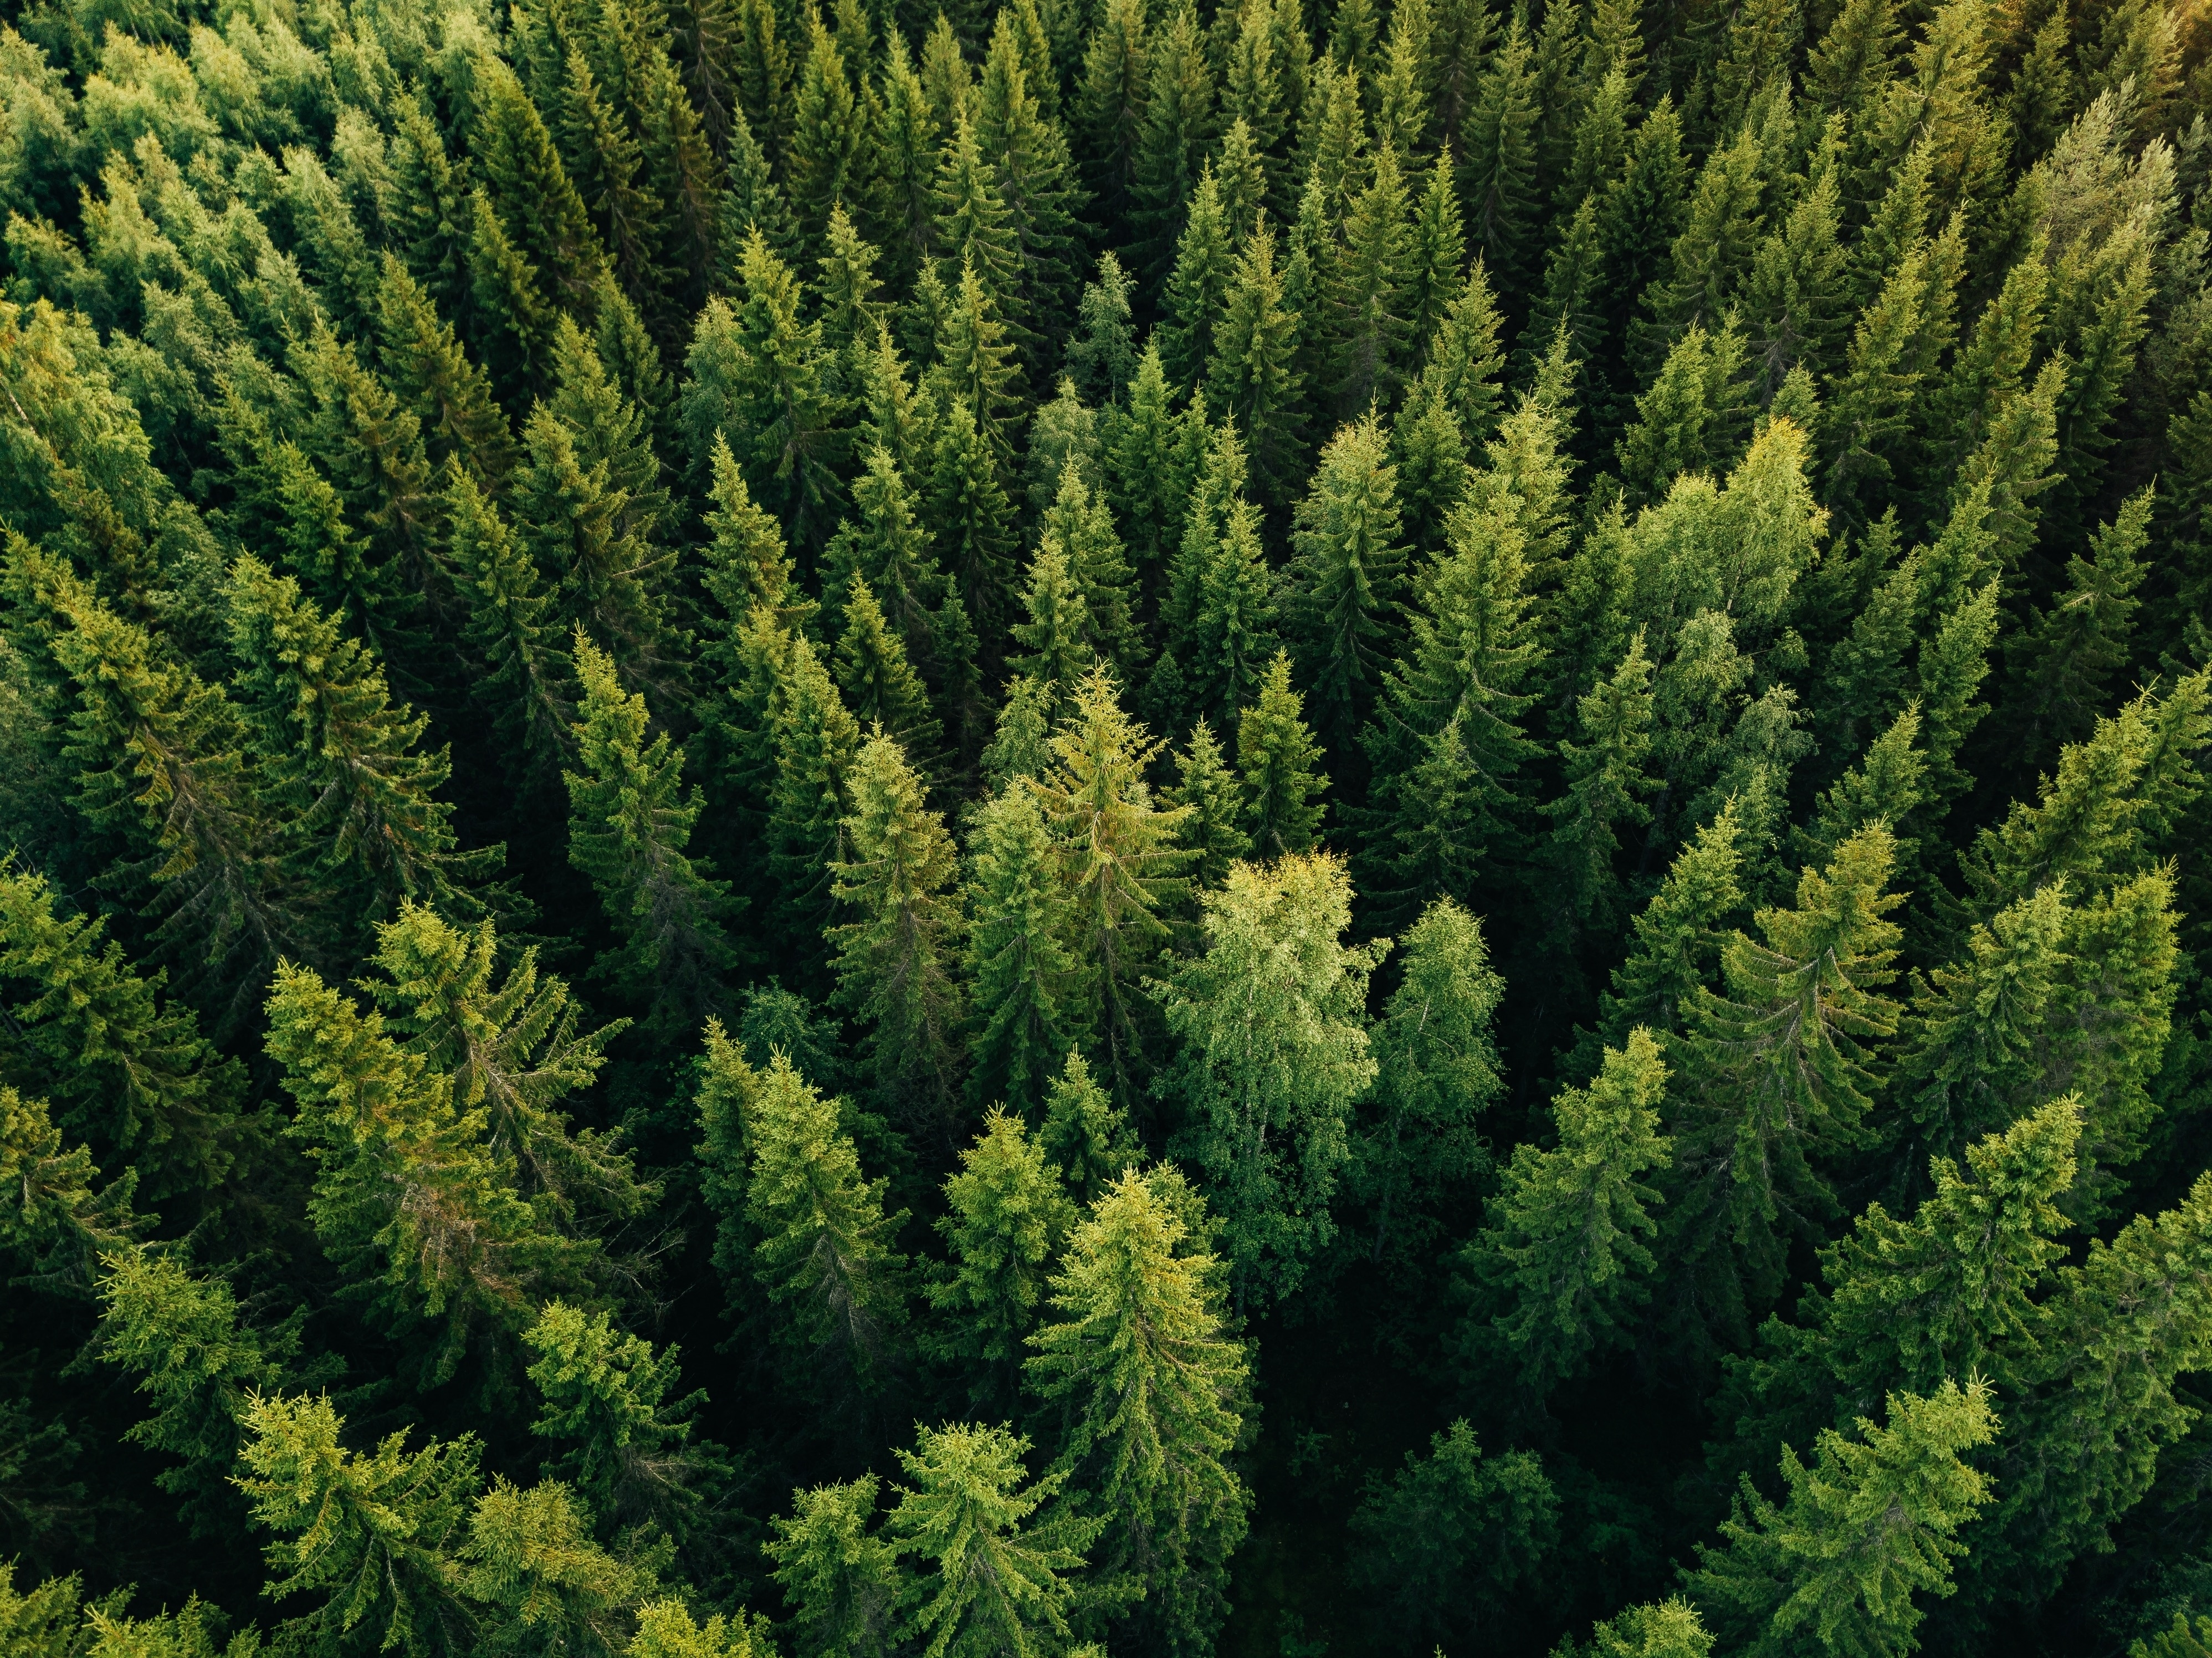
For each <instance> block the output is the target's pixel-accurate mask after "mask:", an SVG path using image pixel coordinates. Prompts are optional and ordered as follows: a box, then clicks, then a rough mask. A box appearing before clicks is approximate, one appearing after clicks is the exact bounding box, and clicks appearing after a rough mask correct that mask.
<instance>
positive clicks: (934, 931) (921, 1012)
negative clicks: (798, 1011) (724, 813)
mask: <svg viewBox="0 0 2212 1658" xmlns="http://www.w3.org/2000/svg"><path fill="white" fill-rule="evenodd" d="M848 790H849V792H850V794H851V799H852V811H851V814H850V815H849V816H848V817H847V818H846V820H845V842H846V845H847V847H848V848H849V851H848V853H847V855H846V857H845V858H844V859H842V860H840V861H838V862H836V863H833V864H832V865H830V866H829V869H830V873H831V874H832V875H833V876H834V877H835V883H834V884H833V885H832V887H831V889H830V890H831V893H832V895H833V896H835V897H836V899H837V900H838V902H841V903H842V904H845V905H847V906H848V908H849V909H850V910H851V911H852V912H854V913H856V919H854V920H851V921H848V922H845V923H843V924H842V925H840V926H836V927H834V928H832V929H831V930H830V932H829V940H830V943H831V944H832V945H833V946H834V947H835V949H836V971H837V1000H838V1001H839V1003H840V1004H841V1005H843V1006H845V1007H846V1008H848V1009H849V1010H850V1011H852V1012H853V1013H854V1015H855V1016H856V1017H859V1018H860V1021H861V1022H862V1023H864V1024H865V1025H866V1026H867V1027H868V1029H869V1032H870V1046H871V1047H872V1050H873V1056H874V1063H875V1073H876V1081H877V1085H878V1087H879V1088H880V1089H882V1090H883V1091H884V1094H885V1096H887V1097H888V1098H890V1099H891V1100H893V1101H896V1102H899V1103H900V1104H901V1105H902V1106H903V1107H904V1108H906V1109H907V1110H908V1111H909V1112H910V1113H912V1114H915V1116H917V1117H921V1118H927V1117H930V1116H933V1115H934V1114H937V1113H938V1112H939V1111H941V1110H942V1109H943V1108H944V1107H945V1104H946V1103H947V1102H948V1101H949V1098H950V1095H951V1090H952V1087H953V1084H954V1080H955V1075H954V1073H955V1072H956V1069H957V1063H956V1060H955V1058H954V1031H955V1029H957V1026H958V1024H959V1022H960V1002H959V989H958V987H957V984H956V982H955V981H954V979H953V976H952V957H953V955H954V953H955V951H956V950H957V947H958V944H957V940H958V934H959V915H958V912H957V906H956V904H955V902H954V900H953V898H952V896H951V895H950V894H949V893H947V891H946V890H945V889H946V888H947V887H948V886H949V885H950V884H951V880H952V877H953V872H954V871H953V852H952V841H951V837H950V836H948V835H946V834H945V825H944V822H943V820H942V818H941V817H939V814H937V813H936V812H933V811H930V810H929V809H928V808H927V806H926V805H923V803H922V786H921V779H920V778H918V777H917V776H915V773H914V770H913V768H911V767H910V766H909V765H908V763H907V760H906V756H904V755H903V754H902V753H901V752H900V750H899V746H898V744H896V742H894V741H893V740H892V739H891V738H889V737H887V736H885V735H884V732H883V729H882V727H880V726H878V727H877V728H876V732H875V734H874V736H872V738H869V740H868V741H867V742H866V743H865V744H862V745H861V747H860V753H859V754H858V755H857V756H855V757H854V762H853V769H852V774H851V778H850V780H849V781H848Z"/></svg>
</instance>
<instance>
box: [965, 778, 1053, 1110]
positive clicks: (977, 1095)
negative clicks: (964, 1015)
mask: <svg viewBox="0 0 2212 1658" xmlns="http://www.w3.org/2000/svg"><path fill="white" fill-rule="evenodd" d="M1055 862H1056V859H1055V857H1054V847H1053V844H1052V841H1051V840H1050V838H1049V836H1048V835H1047V833H1046V829H1045V820H1044V815H1043V813H1042V811H1039V809H1038V806H1037V800H1036V793H1035V792H1034V791H1033V790H1032V789H1030V787H1029V786H1027V785H1026V784H1025V783H1024V781H1023V780H1021V779H1020V778H1018V777H1017V778H1015V779H1013V780H1011V781H1009V782H1008V783H1007V784H1006V786H1005V787H1004V788H1002V789H1001V790H1000V793H997V794H996V795H994V796H993V797H992V798H991V799H988V800H987V801H985V802H984V803H983V805H981V808H980V809H979V810H978V811H977V812H976V815H975V823H974V827H973V828H972V829H970V830H969V841H968V863H969V877H968V918H969V919H968V938H967V952H966V953H967V963H968V969H969V985H970V990H969V995H970V997H971V998H972V999H973V1001H974V1004H975V1034H974V1035H973V1036H972V1037H971V1038H970V1039H969V1060H970V1064H971V1069H970V1072H969V1097H970V1098H971V1099H974V1100H977V1101H984V1100H1003V1101H1005V1102H1006V1103H1007V1104H1008V1105H1010V1106H1012V1108H1014V1109H1016V1110H1018V1111H1023V1112H1027V1111H1029V1110H1030V1109H1031V1108H1033V1107H1034V1106H1035V1104H1036V1102H1037V1101H1038V1100H1039V1099H1040V1098H1042V1096H1043V1093H1044V1090H1045V1088H1046V1085H1047V1084H1048V1081H1049V1079H1050V1077H1051V1074H1052V1072H1054V1071H1055V1070H1056V1069H1057V1068H1058V1067H1059V1066H1060V1061H1061V1060H1062V1059H1063V1058H1064V1057H1065V1056H1066V1054H1067V1052H1068V1050H1069V1048H1070V1046H1071V1035H1072V1034H1073V1032H1074V1031H1076V1030H1078V1029H1080V1024H1081V1019H1080V1011H1079V1004H1078V1002H1077V1000H1076V999H1075V998H1074V997H1073V996H1072V995H1071V994H1070V990H1071V987H1072V980H1073V975H1074V965H1075V964H1074V962H1073V958H1072V957H1070V956H1069V954H1068V951H1067V946H1066V936H1067V917H1066V897H1065V896H1064V894H1063V893H1062V890H1061V887H1060V872H1059V871H1058V869H1057V868H1056V867H1055Z"/></svg>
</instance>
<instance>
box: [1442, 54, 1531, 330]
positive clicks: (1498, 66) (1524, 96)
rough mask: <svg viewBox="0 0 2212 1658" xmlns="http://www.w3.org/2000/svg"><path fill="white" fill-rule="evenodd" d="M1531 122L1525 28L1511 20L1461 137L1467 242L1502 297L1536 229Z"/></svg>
mask: <svg viewBox="0 0 2212 1658" xmlns="http://www.w3.org/2000/svg"><path fill="white" fill-rule="evenodd" d="M1538 115H1539V111H1538V108H1537V105H1536V88H1535V79H1534V74H1533V72H1532V70H1531V68H1530V64H1529V45H1528V24H1527V21H1526V20H1525V19H1522V18H1516V19H1514V20H1513V21H1512V23H1511V24H1510V26H1509V27H1508V28H1507V30H1506V34H1505V38H1504V40H1502V41H1500V42H1499V43H1498V48H1497V50H1496V51H1494V52H1492V53H1491V55H1490V59H1489V62H1488V63H1487V64H1485V65H1484V66H1483V70H1482V73H1481V76H1480V79H1479V80H1478V81H1477V82H1476V86H1475V94H1474V106H1473V107H1471V108H1470V109H1469V110H1468V116H1467V121H1466V125H1464V126H1463V127H1462V131H1461V137H1460V145H1461V154H1462V157H1463V159H1462V161H1461V162H1460V179H1459V188H1460V198H1461V200H1462V201H1463V202H1465V203H1467V209H1468V223H1467V231H1468V240H1469V242H1470V243H1472V244H1473V246H1474V249H1475V251H1476V252H1477V253H1478V254H1480V256H1481V260H1482V263H1483V264H1485V265H1486V266H1487V268H1488V269H1489V270H1490V271H1491V272H1492V275H1493V279H1494V280H1495V281H1497V282H1498V283H1499V284H1501V285H1502V286H1503V287H1504V288H1505V289H1506V291H1507V292H1509V293H1511V292H1514V291H1516V290H1517V289H1518V288H1519V286H1520V284H1521V280H1522V271H1523V270H1524V269H1525V268H1526V264H1527V261H1528V241H1529V238H1530V236H1531V235H1532V234H1534V231H1535V229H1536V223H1535V216H1536V148H1535V128H1536V122H1537V118H1538Z"/></svg>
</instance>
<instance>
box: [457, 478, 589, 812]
mask: <svg viewBox="0 0 2212 1658" xmlns="http://www.w3.org/2000/svg"><path fill="white" fill-rule="evenodd" d="M446 513H447V523H448V524H449V525H450V528H449V530H448V532H447V558H448V559H450V560H451V561H452V564H453V581H454V586H456V587H457V588H459V592H460V595H461V602H462V604H463V605H464V606H465V609H466V610H467V616H468V619H467V621H466V622H465V623H464V624H463V631H462V637H463V639H464V640H465V641H466V642H467V644H468V646H469V647H470V649H471V651H472V652H474V653H475V654H476V656H477V659H479V660H480V661H482V662H483V665H484V667H485V669H486V670H487V671H486V673H485V676H484V677H483V680H482V681H481V682H480V683H479V695H482V696H483V699H484V700H485V701H488V702H489V703H490V704H491V715H492V722H493V727H494V729H495V730H496V731H497V732H499V734H500V735H501V738H503V739H505V741H504V744H503V745H502V752H503V753H504V754H505V755H507V756H511V757H510V758H509V760H508V762H507V763H508V766H509V768H510V769H509V775H510V776H511V777H513V778H514V779H515V780H518V781H520V782H522V783H524V784H526V785H533V786H534V785H535V784H537V783H538V781H539V780H543V779H544V778H546V777H547V776H549V775H550V774H551V773H552V772H553V771H554V770H555V769H556V768H558V767H559V765H560V764H561V762H562V761H563V760H566V759H568V758H570V757H571V756H573V753H574V739H573V738H572V736H571V732H570V729H569V728H570V726H571V725H572V724H573V723H574V687H573V681H572V677H571V676H572V673H573V669H574V665H573V664H572V663H571V662H570V661H569V659H568V652H567V650H565V649H564V648H563V643H564V641H562V636H561V629H560V626H559V622H558V617H557V615H556V611H555V609H554V595H553V593H552V592H550V591H549V590H548V588H547V586H546V582H545V578H544V573H543V572H542V571H540V570H539V568H538V562H537V561H536V560H535V559H534V558H532V556H531V554H530V551H529V550H528V549H527V548H526V546H525V545H524V544H523V543H522V541H521V539H520V537H517V536H516V535H515V533H514V532H513V530H511V529H510V528H509V527H508V526H507V523H506V521H505V519H502V518H501V515H500V511H499V508H498V507H497V506H496V505H495V503H494V502H493V501H491V500H490V498H489V497H488V496H487V495H484V493H483V490H481V489H478V488H477V484H476V481H475V480H474V479H473V478H471V477H468V476H467V475H466V474H465V473H455V474H454V475H453V477H452V479H451V481H450V482H449V483H447V489H446Z"/></svg>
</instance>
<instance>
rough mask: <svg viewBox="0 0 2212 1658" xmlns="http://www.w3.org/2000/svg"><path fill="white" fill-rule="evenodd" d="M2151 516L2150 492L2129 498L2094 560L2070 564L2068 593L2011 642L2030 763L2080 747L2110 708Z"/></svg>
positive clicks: (2015, 698) (2013, 707)
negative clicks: (2057, 747)
mask: <svg viewBox="0 0 2212 1658" xmlns="http://www.w3.org/2000/svg"><path fill="white" fill-rule="evenodd" d="M2151 508H2152V496H2151V491H2150V490H2149V489H2148V488H2146V489H2140V490H2137V491H2136V493H2135V494H2134V495H2130V496H2129V497H2128V500H2127V501H2126V504H2125V505H2124V506H2123V507H2121V508H2120V512H2119V515H2118V518H2117V519H2114V520H2113V521H2112V523H2110V524H2107V525H2102V526H2101V527H2100V529H2099V530H2098V532H2097V534H2096V537H2095V538H2094V539H2093V541H2092V543H2091V544H2090V549H2089V554H2090V556H2088V557H2087V558H2084V557H2082V556H2081V555H2080V554H2078V553H2077V554H2075V556H2073V557H2072V558H2070V559H2069V560H2068V561H2067V566H2066V575H2067V587H2066V591H2065V592H2063V593H2058V594H2054V595H2053V596H2052V601H2051V605H2050V607H2049V608H2048V609H2046V610H2042V611H2040V612H2039V614H2038V615H2036V616H2035V617H2034V618H2033V621H2032V622H2031V623H2029V625H2028V627H2027V629H2026V630H2025V631H2024V632H2023V633H2021V634H2019V635H2015V636H2014V638H2013V639H2012V640H2011V641H2009V643H2010V649H2009V650H2008V653H2007V654H2008V656H2009V657H2010V659H2011V661H2010V670H2011V677H2012V680H2013V682H2014V683H2013V685H2012V687H2011V688H2010V695H2008V697H2007V699H2006V701H2007V704H2008V722H2007V723H2008V725H2009V726H2010V727H2011V729H2012V731H2013V732H2015V733H2016V735H2017V738H2018V740H2019V741H2020V742H2021V745H2022V750H2023V752H2024V753H2025V754H2026V755H2030V756H2033V755H2036V754H2039V753H2042V754H2047V753H2049V752H2050V750H2051V747H2052V746H2053V744H2054V741H2055V742H2056V743H2060V744H2063V743H2065V742H2068V741H2069V740H2070V741H2078V740H2080V739H2081V738H2083V737H2085V736H2087V734H2088V733H2089V732H2090V731H2091V730H2092V729H2093V726H2094V725H2095V723H2096V720H2097V716H2098V713H2099V711H2100V710H2101V709H2102V708H2105V707H2106V698H2107V695H2108V688H2109V686H2110V683H2111V679H2112V674H2113V673H2114V672H2115V671H2117V670H2118V669H2119V668H2121V667H2123V666H2124V665H2125V664H2126V662H2127V660H2128V656H2129V648H2128V647H2129V635H2130V629H2131V625H2132V623H2133V618H2134V615H2135V611H2136V605H2137V603H2138V601H2137V600H2136V588H2137V587H2138V586H2140V585H2141V583H2142V580H2143V577H2144V575H2145V574H2147V572H2146V570H2145V569H2144V568H2143V566H2142V564H2141V563H2140V562H2138V557H2139V556H2140V555H2141V553H2142V550H2143V549H2144V547H2145V546H2146V545H2147V544H2148V542H2149V538H2150V522H2151Z"/></svg>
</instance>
